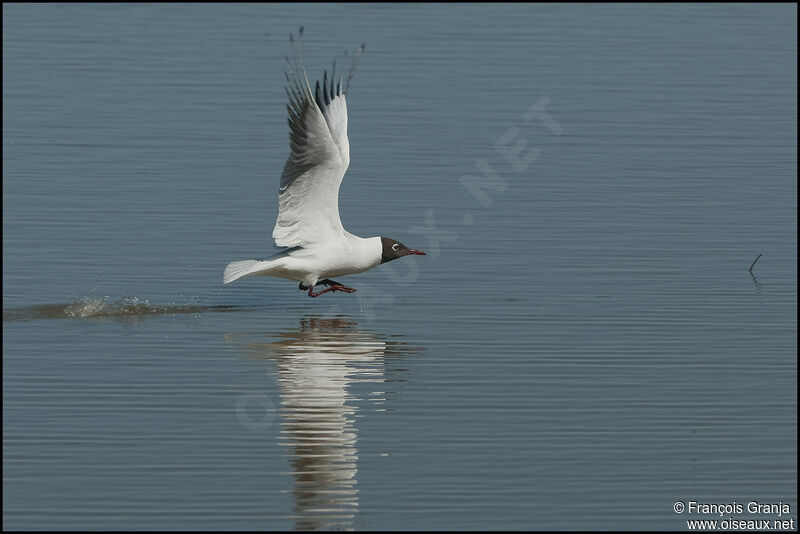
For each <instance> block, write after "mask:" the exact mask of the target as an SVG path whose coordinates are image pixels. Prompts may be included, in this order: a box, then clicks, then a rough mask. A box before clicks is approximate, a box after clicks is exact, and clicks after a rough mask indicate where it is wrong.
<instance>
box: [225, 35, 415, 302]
mask: <svg viewBox="0 0 800 534" xmlns="http://www.w3.org/2000/svg"><path fill="white" fill-rule="evenodd" d="M302 34H303V28H300V35H301V36H302ZM291 40H292V42H293V41H294V39H293V38H291ZM363 50H364V45H361V48H360V49H359V51H358V54H356V56H355V59H354V60H353V66H352V67H351V68H350V73H349V74H348V78H347V86H345V87H343V80H342V78H341V77H340V78H339V81H338V83H337V81H336V79H335V70H336V63H335V62H334V65H333V70H332V71H331V79H330V81H329V80H328V73H327V71H326V72H325V75H324V78H323V81H322V86H321V87H320V83H319V82H317V84H316V88H315V93H314V94H312V92H311V85H310V84H309V82H308V76H307V75H306V73H305V68H302V73H301V72H300V68H298V67H297V66H292V63H291V62H289V59H288V58H287V60H286V63H287V65H288V70H287V72H286V80H287V82H288V87H287V89H286V94H287V95H288V97H289V104H288V105H287V109H288V112H289V127H290V133H289V141H290V143H289V145H290V147H291V154H290V155H289V158H288V159H287V161H286V165H285V166H284V168H283V173H282V174H281V181H280V189H279V192H278V217H277V220H276V221H275V228H274V229H273V231H272V237H273V239H275V244H276V245H277V246H279V247H286V250H283V251H281V252H279V253H277V254H275V255H273V256H271V257H269V258H267V259H265V260H244V261H235V262H232V263H230V264H228V266H227V267H226V268H225V272H224V274H223V282H224V283H225V284H228V283H230V282H233V281H234V280H238V279H239V278H244V277H247V276H254V275H266V276H274V277H277V278H287V279H289V280H294V281H296V282H300V288H301V289H308V290H309V292H308V294H309V296H311V297H315V296H318V295H321V294H322V293H325V292H327V291H345V292H348V293H351V292H353V291H355V289H352V288H349V287H346V286H343V285H342V284H339V283H338V282H334V281H332V280H328V278H329V277H334V276H345V275H348V274H357V273H362V272H364V271H367V270H369V269H372V268H373V267H377V266H378V265H380V264H381V263H385V262H387V261H392V260H394V259H397V258H400V257H403V256H408V255H412V254H418V255H424V254H425V253H424V252H421V251H419V250H412V249H409V248H408V247H406V246H405V245H403V244H402V243H400V242H398V241H395V240H393V239H389V238H386V237H369V238H362V237H358V236H355V235H353V234H351V233H350V232H348V231H347V230H345V229H344V227H343V226H342V221H341V219H340V218H339V186H340V185H341V183H342V179H343V178H344V174H345V172H347V167H348V166H349V164H350V142H349V140H348V138H347V100H346V96H345V95H346V92H347V90H348V89H349V86H350V79H352V77H353V71H354V69H355V66H356V62H357V61H358V57H359V56H360V54H361V52H362V51H363ZM300 57H301V60H302V41H301V42H300ZM294 59H295V63H296V60H297V58H296V54H295V57H294ZM301 75H302V78H301ZM318 283H320V284H324V285H327V286H329V288H328V289H326V290H324V291H322V292H320V293H316V294H315V293H314V292H313V288H314V286H315V285H317V284H318ZM304 286H305V287H304Z"/></svg>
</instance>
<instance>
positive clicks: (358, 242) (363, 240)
mask: <svg viewBox="0 0 800 534" xmlns="http://www.w3.org/2000/svg"><path fill="white" fill-rule="evenodd" d="M347 239H348V240H349V241H350V244H351V247H352V248H353V250H354V252H355V253H356V254H358V255H359V257H361V258H365V259H367V260H368V261H369V262H370V264H371V263H375V265H379V264H380V263H381V254H383V245H382V244H381V238H380V237H358V236H357V235H353V234H351V233H349V232H348V233H347Z"/></svg>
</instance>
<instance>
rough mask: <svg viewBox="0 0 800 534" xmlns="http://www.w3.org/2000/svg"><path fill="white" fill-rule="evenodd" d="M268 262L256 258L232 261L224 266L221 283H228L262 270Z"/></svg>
mask: <svg viewBox="0 0 800 534" xmlns="http://www.w3.org/2000/svg"><path fill="white" fill-rule="evenodd" d="M268 263H269V262H266V261H258V260H244V261H232V262H230V263H229V264H228V266H227V267H225V273H224V274H223V275H222V283H223V284H230V283H231V282H233V281H234V280H238V279H239V278H244V277H245V276H250V275H253V274H258V273H259V272H261V271H263V270H264V268H265V267H266V266H267V264H268Z"/></svg>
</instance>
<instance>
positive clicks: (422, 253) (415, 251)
mask: <svg viewBox="0 0 800 534" xmlns="http://www.w3.org/2000/svg"><path fill="white" fill-rule="evenodd" d="M411 254H414V255H415V256H425V255H426V254H425V253H424V252H422V251H421V250H414V249H413V248H410V249H408V254H406V256H409V255H411Z"/></svg>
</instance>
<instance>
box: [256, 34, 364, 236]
mask: <svg viewBox="0 0 800 534" xmlns="http://www.w3.org/2000/svg"><path fill="white" fill-rule="evenodd" d="M302 32H303V29H302V28H300V35H301V36H302ZM292 41H293V39H292ZM363 50H364V46H363V45H362V46H361V49H360V50H359V54H357V55H356V60H357V59H358V55H360V53H361V52H362V51H363ZM300 55H301V61H302V41H301V42H300ZM356 60H354V62H353V67H352V68H351V69H350V74H349V75H348V79H347V82H348V86H349V81H350V78H352V74H353V70H354V68H355V64H356ZM296 63H297V62H296V57H295V65H296ZM287 66H288V68H287V71H286V80H287V83H288V85H287V88H286V94H287V95H288V97H289V104H288V105H287V109H288V111H289V128H290V132H289V141H290V143H289V144H290V147H291V154H290V155H289V159H288V160H287V161H286V166H285V167H284V168H283V174H282V175H281V185H280V190H279V193H278V206H279V209H278V219H277V221H275V228H274V230H273V231H272V237H273V238H274V239H275V244H276V245H278V246H279V247H294V246H306V245H309V244H312V243H316V242H320V241H325V240H327V239H329V238H331V237H336V236H338V235H341V234H342V233H343V232H344V228H343V227H342V222H341V220H340V219H339V185H340V184H341V183H342V178H344V173H345V172H346V171H347V166H348V165H349V164H350V143H349V141H348V139H347V103H346V100H345V93H346V90H347V87H343V86H342V82H343V81H342V79H341V77H340V78H339V80H338V82H337V81H336V80H335V72H336V63H335V62H334V65H333V70H332V71H331V78H330V80H329V79H328V73H327V71H325V75H324V77H323V80H322V84H321V85H320V82H319V81H318V82H317V83H316V86H315V89H314V93H313V94H312V92H311V86H310V84H309V82H308V76H307V75H306V72H305V68H304V67H303V66H302V64H301V66H300V67H299V68H298V67H296V66H292V64H291V63H290V62H289V60H288V58H287ZM301 69H302V72H301Z"/></svg>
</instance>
